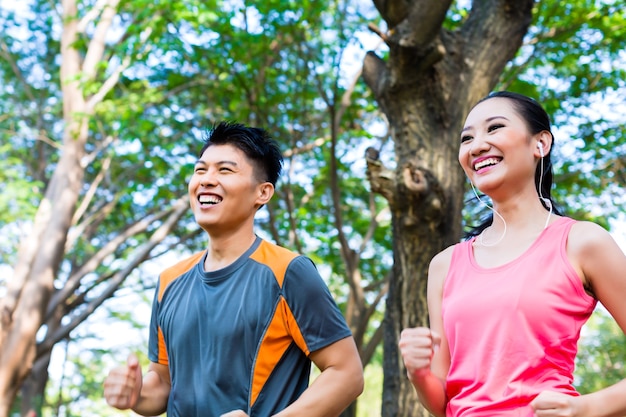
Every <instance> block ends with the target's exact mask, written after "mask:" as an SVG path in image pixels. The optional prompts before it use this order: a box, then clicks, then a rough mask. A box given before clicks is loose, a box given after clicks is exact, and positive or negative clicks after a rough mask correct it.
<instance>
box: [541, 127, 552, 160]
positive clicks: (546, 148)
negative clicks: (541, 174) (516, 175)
mask: <svg viewBox="0 0 626 417" xmlns="http://www.w3.org/2000/svg"><path fill="white" fill-rule="evenodd" d="M537 136H538V137H537V152H538V153H539V155H538V156H539V157H541V158H543V157H544V156H546V155H547V154H549V153H550V149H552V134H551V133H550V132H548V131H547V130H544V131H543V132H541V133H539V134H538V135H537Z"/></svg>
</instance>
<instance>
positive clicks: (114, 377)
mask: <svg viewBox="0 0 626 417" xmlns="http://www.w3.org/2000/svg"><path fill="white" fill-rule="evenodd" d="M142 378H143V376H142V373H141V367H140V366H139V360H138V359H137V357H136V356H135V355H133V354H130V355H129V356H128V359H127V361H126V365H124V366H119V367H117V368H115V369H113V370H112V371H111V372H110V373H109V375H108V376H107V377H106V379H105V380H104V398H105V399H106V402H107V403H108V404H109V405H110V406H112V407H115V408H117V409H120V410H127V409H129V408H133V407H134V406H135V404H137V399H138V398H139V393H140V392H141V387H142V384H143V381H142Z"/></svg>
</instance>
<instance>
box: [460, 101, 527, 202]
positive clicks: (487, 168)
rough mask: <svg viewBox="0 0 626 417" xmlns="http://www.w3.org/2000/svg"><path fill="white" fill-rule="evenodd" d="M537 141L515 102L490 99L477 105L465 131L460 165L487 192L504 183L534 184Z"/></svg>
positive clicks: (471, 113)
mask: <svg viewBox="0 0 626 417" xmlns="http://www.w3.org/2000/svg"><path fill="white" fill-rule="evenodd" d="M536 149H537V148H536V141H535V140H533V135H532V134H531V133H530V131H529V129H528V126H527V124H526V122H525V121H524V119H522V118H521V117H520V115H519V113H518V112H517V111H516V109H515V106H514V105H513V102H512V101H511V100H509V99H506V98H500V97H496V98H490V99H487V100H485V101H483V102H481V103H479V104H477V105H476V106H475V107H474V108H473V109H472V111H471V112H470V113H469V115H468V116H467V119H466V121H465V126H464V127H463V130H462V131H461V144H460V147H459V163H460V164H461V167H462V168H463V170H464V171H465V174H466V175H467V176H468V177H469V179H470V180H471V181H472V182H473V183H474V184H475V185H476V186H477V187H478V188H479V189H480V190H481V191H482V192H483V193H488V192H489V190H491V189H493V188H494V187H497V186H498V185H500V184H501V183H502V182H503V181H506V182H509V181H518V182H519V181H522V180H523V181H528V180H530V181H533V178H534V172H535V167H536V158H535V155H534V153H535V151H536Z"/></svg>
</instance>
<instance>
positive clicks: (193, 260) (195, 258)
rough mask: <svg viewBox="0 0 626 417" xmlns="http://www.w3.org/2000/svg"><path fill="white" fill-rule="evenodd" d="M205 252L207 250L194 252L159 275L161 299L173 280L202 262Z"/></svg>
mask: <svg viewBox="0 0 626 417" xmlns="http://www.w3.org/2000/svg"><path fill="white" fill-rule="evenodd" d="M205 252H206V251H201V252H197V253H194V254H193V255H191V256H189V257H187V258H185V259H183V260H182V261H180V262H177V263H176V264H174V265H172V266H170V267H168V268H166V269H165V270H163V272H161V275H160V277H159V299H161V296H162V295H163V292H165V288H167V286H168V285H169V284H170V283H171V282H172V281H174V280H176V278H178V277H180V276H181V275H183V274H185V273H186V272H188V271H190V270H191V269H192V268H193V267H194V266H195V265H197V264H198V262H200V260H201V259H202V257H203V256H204V254H205Z"/></svg>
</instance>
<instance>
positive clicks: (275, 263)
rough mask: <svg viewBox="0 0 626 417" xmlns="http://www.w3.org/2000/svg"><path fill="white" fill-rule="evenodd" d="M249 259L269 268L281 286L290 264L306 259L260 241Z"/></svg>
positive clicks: (290, 251) (273, 244) (285, 249)
mask: <svg viewBox="0 0 626 417" xmlns="http://www.w3.org/2000/svg"><path fill="white" fill-rule="evenodd" d="M250 259H253V260H254V261H256V262H259V263H261V264H263V265H265V266H267V267H268V268H270V269H271V270H272V271H273V272H274V275H275V276H276V279H277V280H278V282H279V283H280V284H281V285H282V282H283V280H284V278H285V274H286V273H287V269H288V268H289V266H290V265H291V263H292V262H293V261H294V260H299V259H302V260H305V259H307V258H306V257H305V256H303V255H301V254H299V253H297V252H294V251H292V250H290V249H287V248H285V247H283V246H279V245H277V244H275V243H271V242H268V241H267V240H262V241H261V243H260V244H259V246H258V247H257V248H256V250H255V251H254V252H253V253H252V254H251V255H250ZM311 264H312V263H311Z"/></svg>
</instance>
